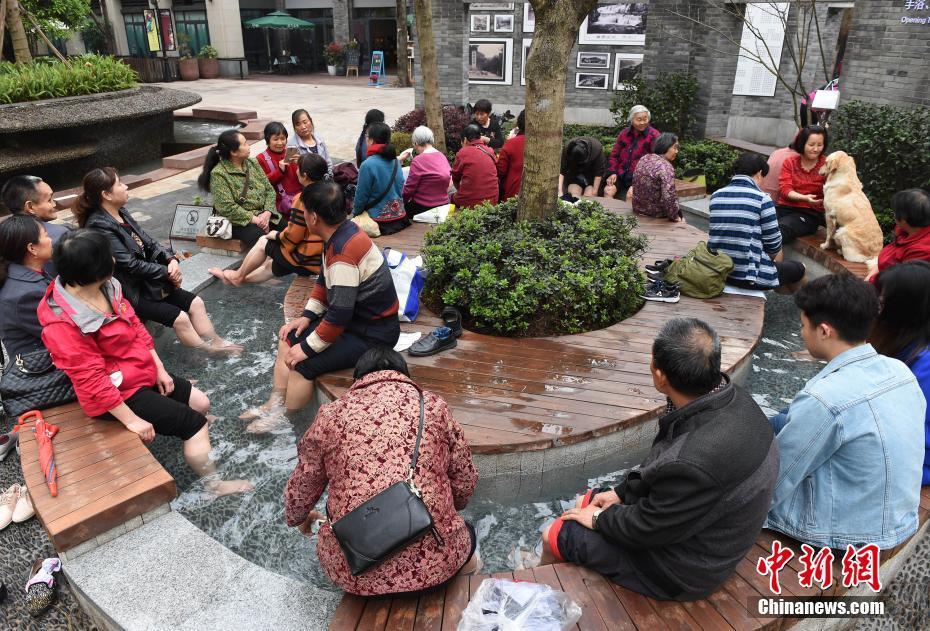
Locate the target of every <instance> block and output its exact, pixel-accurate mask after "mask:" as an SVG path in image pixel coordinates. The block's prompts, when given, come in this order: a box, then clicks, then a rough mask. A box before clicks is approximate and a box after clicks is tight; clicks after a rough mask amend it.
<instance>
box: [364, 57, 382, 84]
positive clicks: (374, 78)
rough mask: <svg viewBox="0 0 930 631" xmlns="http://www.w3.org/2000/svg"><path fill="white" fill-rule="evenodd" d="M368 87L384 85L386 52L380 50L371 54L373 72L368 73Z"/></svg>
mask: <svg viewBox="0 0 930 631" xmlns="http://www.w3.org/2000/svg"><path fill="white" fill-rule="evenodd" d="M368 85H370V86H380V85H384V52H383V51H380V50H375V51H372V53H371V70H370V71H369V73H368Z"/></svg>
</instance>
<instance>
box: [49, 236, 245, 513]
mask: <svg viewBox="0 0 930 631" xmlns="http://www.w3.org/2000/svg"><path fill="white" fill-rule="evenodd" d="M53 261H54V262H55V266H56V268H57V269H58V270H59V273H58V277H57V278H56V279H55V282H53V283H52V284H51V285H49V288H48V290H47V291H46V293H45V298H44V299H43V300H42V301H40V302H39V308H38V316H39V323H40V324H41V325H42V327H43V329H42V342H43V343H44V344H45V347H46V348H47V349H48V351H49V353H50V354H51V356H52V361H53V362H54V363H55V366H56V367H57V368H58V369H59V370H62V371H64V372H65V374H67V375H68V378H69V379H71V383H72V385H73V386H74V392H75V394H77V398H78V402H79V403H80V404H81V408H82V409H83V410H84V413H85V414H87V415H88V416H99V417H103V418H105V419H109V420H113V421H118V422H120V423H122V424H123V425H125V426H126V429H128V430H130V431H132V432H135V433H136V434H138V435H139V438H141V439H142V442H145V443H149V442H151V441H152V440H153V439H154V438H155V434H162V435H166V436H176V437H178V438H180V439H181V440H182V441H184V445H183V450H184V459H185V460H186V461H187V464H188V465H189V466H190V468H191V469H193V470H194V472H196V473H197V474H198V475H202V476H211V477H212V476H213V474H215V473H216V467H215V466H214V464H213V462H211V461H210V449H211V447H210V436H209V434H208V433H207V429H208V424H207V417H206V413H207V411H208V410H209V409H210V401H209V399H207V395H205V394H204V393H203V392H201V391H200V390H198V389H197V388H194V387H193V385H191V383H190V382H189V381H187V380H186V379H183V378H181V377H177V376H175V375H171V374H169V373H168V372H167V371H166V370H165V367H164V365H162V363H161V359H160V358H159V357H158V353H156V352H155V344H154V343H153V342H152V337H151V336H150V335H149V333H148V331H146V330H145V326H144V325H143V324H142V323H141V322H140V321H139V318H137V317H136V313H135V311H133V309H132V305H130V304H129V302H128V301H127V300H125V299H124V298H123V292H122V288H121V287H120V284H119V281H118V280H116V279H115V278H113V254H112V252H111V251H110V242H109V241H108V240H107V238H106V236H104V235H103V233H101V232H97V231H95V230H86V229H81V230H76V231H74V232H70V233H68V234H66V235H64V236H63V237H61V239H60V240H59V241H58V243H57V244H56V245H55V254H54V257H53ZM204 487H205V488H206V489H207V490H208V491H210V492H212V493H214V494H216V495H227V494H229V493H241V492H245V491H250V490H252V488H253V487H252V483H251V482H249V481H248V480H217V479H208V480H205V482H204Z"/></svg>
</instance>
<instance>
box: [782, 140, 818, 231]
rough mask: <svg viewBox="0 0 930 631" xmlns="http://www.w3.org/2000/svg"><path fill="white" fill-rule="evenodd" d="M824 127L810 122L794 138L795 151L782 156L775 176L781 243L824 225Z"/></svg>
mask: <svg viewBox="0 0 930 631" xmlns="http://www.w3.org/2000/svg"><path fill="white" fill-rule="evenodd" d="M827 141H828V136H827V130H826V129H825V128H824V127H820V126H817V125H811V126H810V127H805V128H804V129H802V130H801V131H800V132H798V135H797V136H796V137H795V139H794V144H793V145H792V148H793V149H794V150H795V152H796V153H795V155H792V156H788V157H787V158H785V161H784V163H783V164H782V167H781V174H780V175H779V176H778V193H779V195H778V197H779V200H778V206H776V207H775V208H776V211H777V212H778V227H779V229H780V230H781V238H782V243H784V244H788V243H791V242H792V241H794V240H795V239H797V238H798V237H806V236H808V235H812V234H814V233H815V232H817V229H818V228H819V227H820V226H823V225H825V223H824V214H823V185H824V182H825V181H826V179H827V178H826V176H825V175H823V174H821V173H820V169H822V168H823V165H824V163H825V162H826V161H827V158H826V155H825V154H826V151H827Z"/></svg>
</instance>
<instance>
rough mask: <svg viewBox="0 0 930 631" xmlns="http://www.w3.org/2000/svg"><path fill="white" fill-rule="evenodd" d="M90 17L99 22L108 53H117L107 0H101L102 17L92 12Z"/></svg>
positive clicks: (98, 26)
mask: <svg viewBox="0 0 930 631" xmlns="http://www.w3.org/2000/svg"><path fill="white" fill-rule="evenodd" d="M90 17H91V18H92V19H93V20H94V22H95V23H96V24H97V28H99V29H100V32H101V33H103V42H104V43H103V45H104V47H105V48H106V51H107V54H108V55H115V54H116V38H115V37H114V35H113V27H112V26H111V25H110V18H109V17H108V16H107V3H106V0H100V19H99V20H98V19H97V16H96V15H94V13H93V12H91V14H90Z"/></svg>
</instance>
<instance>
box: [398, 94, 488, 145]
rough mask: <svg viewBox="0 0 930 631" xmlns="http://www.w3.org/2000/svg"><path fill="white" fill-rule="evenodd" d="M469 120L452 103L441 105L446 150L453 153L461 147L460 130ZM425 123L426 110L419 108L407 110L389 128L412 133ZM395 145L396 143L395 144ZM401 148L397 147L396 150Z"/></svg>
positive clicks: (463, 112) (463, 111)
mask: <svg viewBox="0 0 930 631" xmlns="http://www.w3.org/2000/svg"><path fill="white" fill-rule="evenodd" d="M470 121H471V118H470V117H469V116H468V114H466V113H465V110H463V109H460V108H458V107H455V106H454V105H443V107H442V126H443V129H444V131H445V135H446V152H447V153H451V154H455V152H456V151H458V150H459V149H461V148H462V130H463V129H465V126H466V125H468V123H469V122H470ZM425 124H426V110H424V109H422V108H420V109H415V110H412V111H410V112H407V113H406V114H404V115H403V116H401V117H400V118H398V119H397V120H396V121H394V126H393V127H392V128H391V129H393V130H394V131H400V132H407V133H412V132H413V130H414V129H416V128H417V127H419V126H420V125H425ZM395 146H396V145H395ZM402 150H403V148H401V147H398V151H402Z"/></svg>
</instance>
